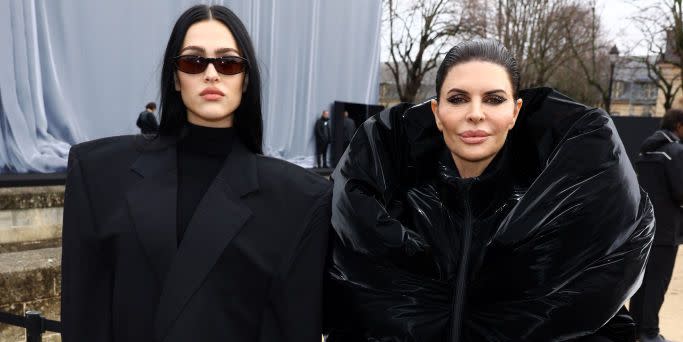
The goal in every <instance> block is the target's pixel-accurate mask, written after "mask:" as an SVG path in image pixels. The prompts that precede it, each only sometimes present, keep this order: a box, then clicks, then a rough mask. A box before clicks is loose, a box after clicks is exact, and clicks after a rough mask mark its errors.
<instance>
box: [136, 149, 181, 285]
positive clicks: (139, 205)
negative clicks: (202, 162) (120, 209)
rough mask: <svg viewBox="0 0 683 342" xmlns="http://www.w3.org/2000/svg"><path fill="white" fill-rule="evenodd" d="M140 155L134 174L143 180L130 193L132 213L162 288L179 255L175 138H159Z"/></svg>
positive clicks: (138, 233) (137, 230) (139, 236)
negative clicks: (176, 254) (174, 260)
mask: <svg viewBox="0 0 683 342" xmlns="http://www.w3.org/2000/svg"><path fill="white" fill-rule="evenodd" d="M158 139H159V141H154V142H152V143H150V146H147V147H151V148H148V149H146V150H145V151H143V152H142V154H140V156H139V157H138V159H137V160H136V161H135V162H134V163H133V165H132V166H131V170H132V171H133V172H135V173H137V174H138V175H140V176H141V177H142V180H140V182H138V183H136V184H134V185H133V186H132V187H131V188H130V189H129V190H128V191H127V192H126V199H127V201H128V209H129V212H130V214H131V218H132V220H133V226H134V230H135V232H136V233H137V235H138V239H139V240H140V242H141V244H142V246H143V248H144V250H145V253H146V254H147V258H148V259H149V261H150V263H151V264H152V267H153V268H154V270H155V272H156V274H157V279H158V280H159V284H160V285H161V284H163V281H164V278H165V276H166V273H167V271H168V268H169V266H170V264H171V261H172V260H173V256H174V255H175V252H176V245H177V243H176V216H175V212H176V196H177V195H176V192H177V187H178V185H177V183H178V181H177V178H178V177H177V171H176V149H175V148H173V146H174V145H173V141H169V140H171V139H172V138H163V137H160V138H158Z"/></svg>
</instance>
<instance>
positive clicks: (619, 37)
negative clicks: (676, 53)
mask: <svg viewBox="0 0 683 342" xmlns="http://www.w3.org/2000/svg"><path fill="white" fill-rule="evenodd" d="M658 2H659V0H637V1H636V0H597V4H596V11H597V12H598V13H600V14H601V15H600V16H601V18H602V23H603V27H604V28H605V31H606V33H607V37H608V38H610V39H612V40H613V41H615V42H616V44H617V47H618V48H619V50H621V51H623V50H624V49H625V48H628V47H631V46H634V45H636V44H637V43H638V42H639V41H640V40H642V38H643V37H642V35H641V33H640V31H639V29H638V27H637V26H636V25H634V24H633V22H632V21H630V20H629V17H632V16H634V15H635V14H637V13H638V7H646V6H650V5H654V4H656V3H658ZM645 53H646V50H645V48H644V47H643V46H638V47H637V48H636V49H635V50H634V51H633V52H632V54H634V55H644V54H645Z"/></svg>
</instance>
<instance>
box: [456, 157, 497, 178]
mask: <svg viewBox="0 0 683 342" xmlns="http://www.w3.org/2000/svg"><path fill="white" fill-rule="evenodd" d="M495 156H496V155H495V154H494V155H492V156H491V157H488V158H486V159H484V160H480V161H476V162H471V161H467V160H463V159H460V158H457V157H456V156H454V155H453V154H452V153H451V157H453V162H454V163H455V167H457V168H458V173H460V177H462V178H474V177H479V176H481V174H482V173H484V170H486V167H487V166H489V164H491V161H492V160H493V158H494V157H495Z"/></svg>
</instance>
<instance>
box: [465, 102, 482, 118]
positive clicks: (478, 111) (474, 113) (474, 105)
mask: <svg viewBox="0 0 683 342" xmlns="http://www.w3.org/2000/svg"><path fill="white" fill-rule="evenodd" d="M481 107H482V106H481V101H477V100H473V101H472V102H471V106H470V110H469V111H468V112H467V116H466V117H465V118H466V119H467V121H470V122H473V123H478V122H481V121H484V118H485V116H484V111H483V110H482V108H481Z"/></svg>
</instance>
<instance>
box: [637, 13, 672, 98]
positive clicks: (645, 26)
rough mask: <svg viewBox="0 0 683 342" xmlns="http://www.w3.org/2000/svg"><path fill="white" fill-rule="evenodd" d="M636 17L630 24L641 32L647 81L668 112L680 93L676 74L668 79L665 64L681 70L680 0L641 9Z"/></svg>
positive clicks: (642, 59)
mask: <svg viewBox="0 0 683 342" xmlns="http://www.w3.org/2000/svg"><path fill="white" fill-rule="evenodd" d="M638 13H639V14H638V15H635V16H633V17H632V18H631V20H632V21H633V22H634V23H635V24H636V25H637V26H638V27H639V28H640V31H641V33H642V34H643V36H644V37H645V38H644V40H645V41H644V43H645V45H646V46H647V51H648V56H646V57H644V58H641V59H640V60H641V61H642V63H644V64H645V65H646V66H647V73H648V77H649V78H650V79H651V80H652V81H653V82H655V84H656V85H657V88H658V89H659V90H660V91H661V92H662V94H663V95H664V103H663V105H664V110H665V111H666V110H669V109H671V107H672V105H673V102H674V98H675V97H676V95H677V94H678V92H679V91H680V90H681V82H680V80H681V77H682V76H683V72H682V71H679V72H678V73H676V75H675V76H673V77H671V76H670V75H668V74H667V73H666V72H665V70H664V68H663V65H664V64H672V65H674V66H676V67H678V68H679V70H680V68H681V54H683V51H682V50H681V48H680V47H681V46H683V45H682V44H681V41H682V40H683V23H682V21H681V18H682V12H681V0H663V1H661V2H659V3H655V4H651V5H649V6H645V7H640V8H639V11H638Z"/></svg>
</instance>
